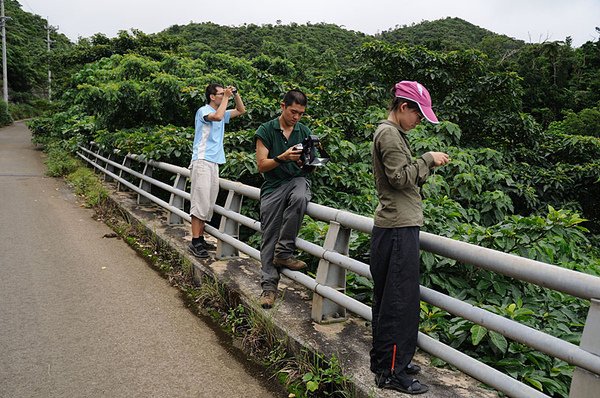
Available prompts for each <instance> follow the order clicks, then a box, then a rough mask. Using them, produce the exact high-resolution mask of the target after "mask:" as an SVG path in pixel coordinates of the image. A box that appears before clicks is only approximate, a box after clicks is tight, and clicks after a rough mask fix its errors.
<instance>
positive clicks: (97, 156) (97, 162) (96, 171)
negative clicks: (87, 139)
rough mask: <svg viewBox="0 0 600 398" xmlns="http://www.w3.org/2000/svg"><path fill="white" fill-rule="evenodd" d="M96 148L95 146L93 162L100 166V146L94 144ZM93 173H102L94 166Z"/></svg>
mask: <svg viewBox="0 0 600 398" xmlns="http://www.w3.org/2000/svg"><path fill="white" fill-rule="evenodd" d="M96 148H97V149H96V152H94V153H95V154H96V157H95V158H94V163H96V164H97V165H98V166H100V162H101V160H100V158H99V156H102V149H100V146H96ZM94 173H95V174H98V173H102V171H101V170H100V169H99V168H97V167H94Z"/></svg>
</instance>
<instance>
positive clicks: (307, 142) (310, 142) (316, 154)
mask: <svg viewBox="0 0 600 398" xmlns="http://www.w3.org/2000/svg"><path fill="white" fill-rule="evenodd" d="M294 148H296V149H299V150H302V154H301V155H300V160H301V161H302V163H303V164H304V166H324V165H325V164H326V163H327V162H329V154H327V152H326V151H325V149H323V146H322V145H321V141H320V140H319V137H317V136H316V135H309V136H308V137H306V138H305V139H304V141H302V143H301V144H296V145H295V146H294Z"/></svg>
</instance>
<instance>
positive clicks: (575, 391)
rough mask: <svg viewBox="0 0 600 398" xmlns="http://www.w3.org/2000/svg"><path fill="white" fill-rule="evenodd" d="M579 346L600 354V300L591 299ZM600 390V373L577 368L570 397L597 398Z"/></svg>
mask: <svg viewBox="0 0 600 398" xmlns="http://www.w3.org/2000/svg"><path fill="white" fill-rule="evenodd" d="M579 347H581V348H582V349H584V350H586V351H587V352H589V353H592V354H594V355H597V356H600V300H599V299H591V300H590V310H589V312H588V316H587V319H586V321H585V327H584V328H583V334H582V335H581V343H580V344H579ZM599 392H600V375H597V374H594V373H591V372H588V371H587V370H584V369H581V368H575V373H573V380H572V381H571V391H570V392H569V398H596V397H598V394H599Z"/></svg>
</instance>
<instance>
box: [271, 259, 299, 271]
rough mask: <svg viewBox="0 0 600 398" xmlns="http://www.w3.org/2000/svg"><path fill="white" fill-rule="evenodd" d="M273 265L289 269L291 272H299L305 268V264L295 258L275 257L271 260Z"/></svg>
mask: <svg viewBox="0 0 600 398" xmlns="http://www.w3.org/2000/svg"><path fill="white" fill-rule="evenodd" d="M273 265H274V266H275V267H276V268H278V267H285V268H288V269H291V270H292V271H299V270H301V269H303V268H306V263H305V262H304V261H301V260H298V259H297V258H294V256H292V257H288V258H279V257H275V258H274V259H273Z"/></svg>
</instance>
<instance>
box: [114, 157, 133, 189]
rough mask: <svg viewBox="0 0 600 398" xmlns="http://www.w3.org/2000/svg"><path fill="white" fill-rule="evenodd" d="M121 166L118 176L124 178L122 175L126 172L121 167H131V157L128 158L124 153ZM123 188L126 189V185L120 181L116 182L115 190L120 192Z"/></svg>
mask: <svg viewBox="0 0 600 398" xmlns="http://www.w3.org/2000/svg"><path fill="white" fill-rule="evenodd" d="M122 166H123V167H121V169H120V170H119V177H120V178H123V179H124V178H125V177H123V174H124V173H127V172H126V171H125V170H123V169H125V168H128V169H129V168H131V159H130V158H128V157H127V155H125V157H124V158H123V163H122ZM125 189H127V187H126V186H125V185H124V184H121V181H119V182H117V191H118V192H122V191H124V190H125Z"/></svg>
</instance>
